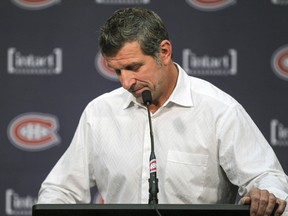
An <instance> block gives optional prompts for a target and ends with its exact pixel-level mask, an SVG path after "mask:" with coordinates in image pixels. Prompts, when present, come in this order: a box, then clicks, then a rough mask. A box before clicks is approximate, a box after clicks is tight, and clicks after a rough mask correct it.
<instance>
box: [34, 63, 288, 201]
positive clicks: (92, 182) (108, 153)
mask: <svg viewBox="0 0 288 216" xmlns="http://www.w3.org/2000/svg"><path fill="white" fill-rule="evenodd" d="M177 66H178V70H179V76H178V81H177V85H176V88H175V89H174V91H173V93H172V95H171V96H170V98H169V99H168V101H166V103H165V104H164V105H163V106H162V107H161V108H160V109H159V110H158V111H157V112H155V113H154V114H152V125H153V133H154V143H155V154H156V158H157V177H158V179H159V193H158V199H159V203H160V204H163V203H168V204H172V203H173V204H182V203H183V204H184V203H189V204H199V203H205V204H208V203H210V204H214V203H234V202H235V197H236V195H237V190H238V189H239V193H240V195H243V194H245V193H246V192H247V191H248V190H250V189H251V188H252V187H258V188H261V189H264V188H265V189H267V190H269V191H270V192H272V193H274V194H275V195H276V196H278V197H279V198H281V199H287V194H288V190H287V176H286V175H285V174H284V173H283V170H282V168H281V165H280V164H279V162H278V160H277V158H276V156H275V154H274V152H273V150H272V149H271V147H270V145H269V144H268V143H267V141H266V140H265V138H264V137H263V135H262V134H261V132H260V131H259V129H258V128H257V127H256V125H255V124H254V123H253V121H252V120H251V118H250V117H249V116H248V114H247V113H246V111H245V110H244V109H243V107H242V106H241V105H240V104H239V103H238V102H237V101H236V100H234V99H233V98H232V97H231V96H229V95H228V94H226V93H224V92H223V91H221V90H219V89H218V88H217V87H215V86H213V85H212V84H210V83H208V82H206V81H203V80H201V79H198V78H193V77H190V76H188V75H187V74H186V73H185V71H184V70H183V69H182V68H181V67H180V66H179V65H177ZM149 133H150V132H149V124H148V117H147V110H146V108H145V107H144V106H143V105H141V104H139V103H138V102H137V101H136V100H135V98H134V97H133V96H132V95H131V94H130V93H129V92H127V91H126V90H124V89H123V88H119V89H116V90H114V91H112V92H110V93H107V94H103V95H101V96H99V97H98V98H96V99H94V100H93V101H92V102H90V103H89V104H88V106H87V107H86V109H85V110H84V112H83V114H82V116H81V119H80V122H79V125H78V127H77V130H76V132H75V135H74V138H73V140H72V142H71V145H70V146H69V148H68V149H67V151H66V152H65V154H64V155H63V156H62V157H61V159H60V160H59V161H58V163H57V164H56V165H55V167H54V168H53V170H52V171H51V173H50V174H49V175H48V177H47V178H46V180H45V181H44V182H43V184H42V187H41V189H40V192H39V200H38V203H89V202H90V200H91V196H90V188H91V187H93V186H96V187H97V189H98V191H99V193H100V194H101V196H102V198H103V199H104V202H105V203H148V196H149V192H148V187H149V185H148V178H149V156H150V150H151V142H150V136H149Z"/></svg>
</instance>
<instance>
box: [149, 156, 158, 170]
mask: <svg viewBox="0 0 288 216" xmlns="http://www.w3.org/2000/svg"><path fill="white" fill-rule="evenodd" d="M149 165H150V173H154V172H156V170H157V166H156V159H153V160H151V161H150V164H149Z"/></svg>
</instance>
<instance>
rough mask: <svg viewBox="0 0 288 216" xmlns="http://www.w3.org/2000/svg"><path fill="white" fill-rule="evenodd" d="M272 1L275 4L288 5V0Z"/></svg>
mask: <svg viewBox="0 0 288 216" xmlns="http://www.w3.org/2000/svg"><path fill="white" fill-rule="evenodd" d="M271 3H272V4H275V5H288V0H271Z"/></svg>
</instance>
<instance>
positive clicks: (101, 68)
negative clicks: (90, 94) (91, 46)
mask: <svg viewBox="0 0 288 216" xmlns="http://www.w3.org/2000/svg"><path fill="white" fill-rule="evenodd" d="M95 67H96V69H97V71H98V72H99V73H100V74H101V75H102V76H103V77H104V78H106V79H109V80H112V81H118V77H117V75H116V73H115V71H114V70H112V69H111V68H109V67H108V66H107V63H106V61H105V59H104V58H103V56H102V55H101V53H100V52H98V53H97V55H96V58H95Z"/></svg>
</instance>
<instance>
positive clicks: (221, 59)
mask: <svg viewBox="0 0 288 216" xmlns="http://www.w3.org/2000/svg"><path fill="white" fill-rule="evenodd" d="M182 54H183V55H182V56H183V59H182V61H183V64H182V66H183V69H184V70H185V71H186V72H187V74H189V75H193V76H227V75H232V76H235V75H236V74H237V51H236V50H235V49H229V50H228V54H226V55H223V56H217V57H216V56H208V55H203V56H197V55H196V54H195V53H193V52H192V51H191V50H190V49H184V50H183V52H182Z"/></svg>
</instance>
